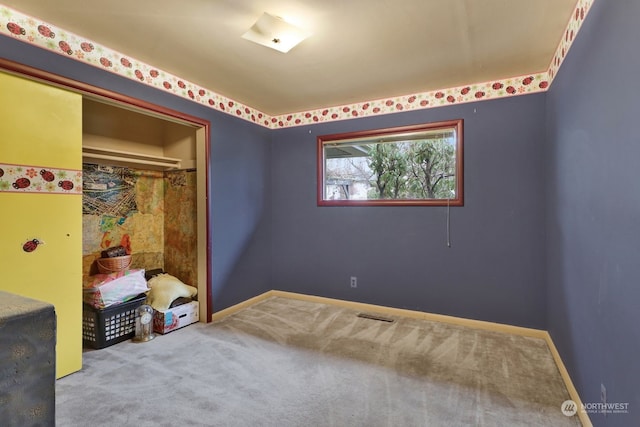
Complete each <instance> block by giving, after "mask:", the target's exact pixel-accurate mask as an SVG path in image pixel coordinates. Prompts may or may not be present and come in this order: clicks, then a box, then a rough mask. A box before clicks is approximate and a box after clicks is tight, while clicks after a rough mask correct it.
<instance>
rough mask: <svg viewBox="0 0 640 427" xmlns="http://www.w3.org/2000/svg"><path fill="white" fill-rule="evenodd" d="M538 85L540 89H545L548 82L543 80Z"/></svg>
mask: <svg viewBox="0 0 640 427" xmlns="http://www.w3.org/2000/svg"><path fill="white" fill-rule="evenodd" d="M538 86H539V87H540V89H546V88H547V87H548V86H549V82H548V81H546V80H545V81H543V82H540V84H539V85H538Z"/></svg>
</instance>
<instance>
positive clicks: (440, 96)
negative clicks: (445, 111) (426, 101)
mask: <svg viewBox="0 0 640 427" xmlns="http://www.w3.org/2000/svg"><path fill="white" fill-rule="evenodd" d="M440 98H444V93H442V92H437V93H436V99H440Z"/></svg>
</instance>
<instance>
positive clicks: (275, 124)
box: [0, 0, 594, 129]
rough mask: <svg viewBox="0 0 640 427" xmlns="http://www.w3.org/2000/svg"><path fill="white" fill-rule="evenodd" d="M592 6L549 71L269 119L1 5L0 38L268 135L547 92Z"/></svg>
mask: <svg viewBox="0 0 640 427" xmlns="http://www.w3.org/2000/svg"><path fill="white" fill-rule="evenodd" d="M593 2H594V0H576V5H575V9H574V11H573V13H572V15H571V16H570V17H569V22H568V23H567V26H566V29H565V31H564V33H563V36H562V38H561V39H560V40H559V43H558V47H557V48H556V51H555V53H554V55H553V57H552V58H550V59H551V61H550V64H549V66H548V68H547V69H546V70H542V71H535V72H533V73H532V74H525V75H521V76H513V77H508V78H504V79H500V80H492V81H486V82H470V83H469V84H465V85H462V86H457V87H450V88H442V89H439V90H432V91H428V92H420V93H414V94H406V95H399V96H395V97H389V98H383V99H374V100H369V101H362V102H357V103H354V104H347V105H338V106H332V107H327V108H320V109H317V110H309V111H299V112H295V113H291V114H283V115H277V116H271V115H269V114H266V113H264V112H261V111H258V110H257V109H255V108H252V107H250V106H248V105H244V104H243V103H241V102H238V101H234V100H233V99H231V98H227V97H225V96H223V95H221V94H218V93H216V92H214V91H212V90H210V89H207V88H205V87H201V86H199V85H197V84H195V83H192V82H189V81H187V80H186V79H182V78H180V77H178V76H175V75H173V74H170V73H168V72H166V71H163V70H160V69H158V68H156V67H154V66H152V65H150V64H146V63H144V62H142V61H140V60H138V59H135V58H133V57H130V56H127V55H125V54H123V53H120V52H118V51H115V50H113V49H110V48H108V47H106V46H103V45H100V44H98V43H96V42H94V41H92V40H89V39H86V38H84V37H82V36H80V35H77V34H74V33H72V32H70V31H66V30H64V29H62V28H60V27H57V26H54V25H52V24H50V23H47V22H44V21H41V20H39V19H38V18H35V17H31V16H29V15H26V14H24V13H21V12H19V11H16V10H13V9H10V8H8V7H6V6H4V5H2V4H0V34H4V35H6V36H8V37H12V38H15V39H17V40H21V41H23V42H25V43H29V44H32V45H35V46H39V47H41V48H43V49H47V50H49V51H51V52H55V53H57V54H59V55H63V56H67V57H69V58H70V59H73V60H76V61H79V62H83V63H86V64H89V65H92V66H94V67H97V68H100V69H103V70H105V71H108V72H111V73H114V74H117V75H119V76H121V77H125V78H128V79H130V80H134V81H137V82H139V83H142V84H145V85H148V86H152V87H155V88H156V89H159V90H161V91H164V92H168V93H171V94H174V95H177V96H180V97H182V98H185V99H188V100H191V101H193V102H196V103H198V104H201V105H204V106H206V107H208V108H212V109H214V110H218V111H221V112H223V113H226V114H229V115H232V116H237V117H239V118H241V119H243V120H246V121H250V122H254V123H256V124H258V125H261V126H264V127H266V128H269V129H280V128H286V127H293V126H303V125H308V124H315V123H323V122H333V121H337V120H348V119H356V118H360V117H368V116H376V115H381V114H390V113H399V112H402V111H410V110H420V109H427V108H435V107H441V106H445V105H452V104H460V103H466V102H477V101H484V100H490V99H497V98H507V97H511V96H516V95H527V94H532V93H539V92H544V91H547V90H548V89H549V87H550V86H551V83H552V82H553V79H554V77H555V76H556V74H557V73H558V70H559V68H560V66H561V65H562V62H563V61H564V58H565V57H566V55H567V53H568V52H569V49H570V48H571V45H572V44H573V41H574V40H575V38H576V35H577V34H578V31H579V30H580V27H581V26H582V23H583V22H584V20H585V18H586V16H587V14H588V12H589V9H590V8H591V6H592V5H593Z"/></svg>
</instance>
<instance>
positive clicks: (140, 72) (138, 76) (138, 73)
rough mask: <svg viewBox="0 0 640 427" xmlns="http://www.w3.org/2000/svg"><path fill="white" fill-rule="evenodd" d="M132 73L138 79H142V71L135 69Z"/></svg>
mask: <svg viewBox="0 0 640 427" xmlns="http://www.w3.org/2000/svg"><path fill="white" fill-rule="evenodd" d="M134 74H135V75H136V77H137V78H138V80H144V76H143V75H142V71H140V70H136V71H134Z"/></svg>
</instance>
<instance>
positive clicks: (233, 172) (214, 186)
mask: <svg viewBox="0 0 640 427" xmlns="http://www.w3.org/2000/svg"><path fill="white" fill-rule="evenodd" d="M0 53H1V55H2V57H4V58H6V59H10V60H13V61H16V62H19V63H22V64H26V65H30V66H32V67H35V68H39V69H43V70H47V71H49V72H52V73H54V74H59V75H62V76H65V77H69V78H72V79H74V80H77V81H80V82H84V83H88V84H91V85H94V86H98V87H101V88H105V89H109V90H112V91H114V92H119V93H123V94H126V95H128V96H132V97H135V98H139V99H142V100H144V101H148V102H151V103H154V104H157V105H161V106H164V107H167V108H171V109H174V110H178V111H182V112H184V113H187V114H190V115H193V116H196V117H201V118H203V119H206V120H209V122H210V123H211V129H210V130H211V138H210V141H209V144H210V156H211V165H210V167H211V169H210V174H211V175H210V176H211V188H210V213H211V219H210V226H211V230H212V237H211V240H212V258H213V259H212V262H213V274H212V293H213V303H214V305H213V307H214V310H219V309H221V308H225V307H228V306H230V305H233V304H236V303H238V302H240V301H243V300H246V299H248V298H250V297H253V296H255V295H256V294H259V293H262V292H264V291H266V290H268V289H270V280H269V279H270V266H269V261H270V259H269V256H268V254H269V240H270V239H269V227H268V225H265V221H268V218H269V213H270V202H269V197H268V194H269V182H270V177H269V176H270V175H269V130H268V129H265V128H262V127H259V126H256V125H254V124H252V123H249V122H246V121H244V120H241V119H238V118H236V117H233V116H230V115H227V114H224V113H220V112H217V111H215V110H212V109H210V108H206V107H203V106H200V105H198V104H196V103H194V102H192V101H188V100H186V99H182V98H180V97H177V96H174V95H171V94H168V93H165V92H163V91H159V90H157V89H154V88H152V87H149V86H146V85H142V84H140V83H136V82H134V81H132V80H129V79H125V78H123V77H119V76H117V75H115V74H112V73H109V72H106V71H103V70H100V69H98V68H95V67H92V66H90V65H86V64H83V63H80V62H77V61H74V60H71V59H68V58H66V57H64V56H62V55H57V54H55V53H52V52H49V51H46V50H43V49H40V48H37V47H35V46H31V45H29V44H25V43H23V42H19V41H17V40H14V39H11V38H9V37H6V36H2V35H0ZM248 277H249V278H250V280H248Z"/></svg>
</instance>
